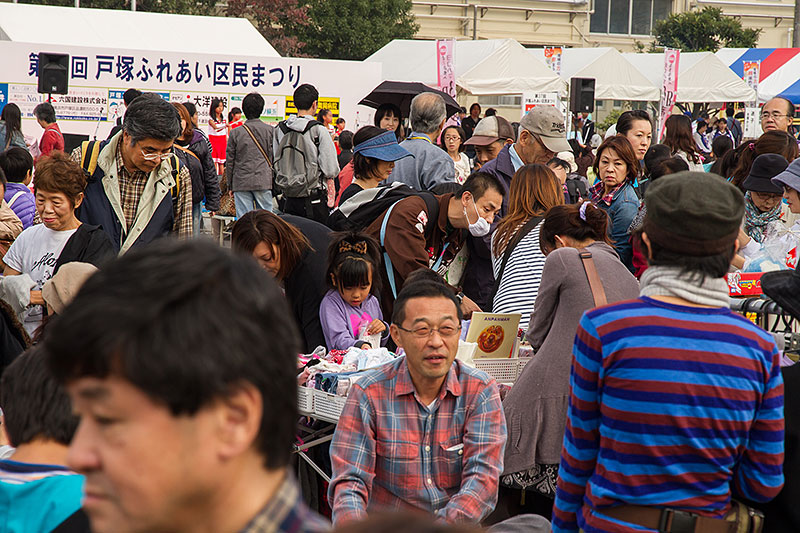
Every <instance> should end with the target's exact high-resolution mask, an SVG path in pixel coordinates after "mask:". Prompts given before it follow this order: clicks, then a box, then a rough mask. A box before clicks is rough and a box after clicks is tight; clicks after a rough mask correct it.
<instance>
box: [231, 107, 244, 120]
mask: <svg viewBox="0 0 800 533" xmlns="http://www.w3.org/2000/svg"><path fill="white" fill-rule="evenodd" d="M237 114H239V115H241V114H242V110H241V109H239V108H238V107H232V108H231V110H230V111H228V122H233V117H234V116H235V115H237Z"/></svg>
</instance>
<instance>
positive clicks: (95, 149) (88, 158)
mask: <svg viewBox="0 0 800 533" xmlns="http://www.w3.org/2000/svg"><path fill="white" fill-rule="evenodd" d="M100 143H101V141H83V142H82V143H81V168H83V170H84V172H86V173H87V174H88V175H89V176H90V177H91V176H92V175H93V174H94V171H95V170H97V157H98V156H99V155H100Z"/></svg>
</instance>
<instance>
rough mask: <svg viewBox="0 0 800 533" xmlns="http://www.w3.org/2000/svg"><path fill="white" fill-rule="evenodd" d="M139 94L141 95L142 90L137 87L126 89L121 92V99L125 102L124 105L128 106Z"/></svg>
mask: <svg viewBox="0 0 800 533" xmlns="http://www.w3.org/2000/svg"><path fill="white" fill-rule="evenodd" d="M140 96H142V91H140V90H139V89H128V90H127V91H125V92H124V93H122V101H123V102H125V107H128V106H129V105H131V104H132V103H133V101H134V100H136V99H137V98H139V97H140Z"/></svg>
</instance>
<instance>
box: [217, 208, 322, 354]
mask: <svg viewBox="0 0 800 533" xmlns="http://www.w3.org/2000/svg"><path fill="white" fill-rule="evenodd" d="M329 241H330V230H329V229H328V228H327V227H325V226H323V225H322V224H320V223H318V222H315V221H313V220H310V219H307V218H303V217H296V216H292V215H282V216H278V215H275V214H273V213H271V212H269V211H265V210H257V211H250V212H248V213H246V214H245V215H244V216H242V217H241V218H240V219H239V220H237V221H236V223H235V224H234V225H233V231H232V234H231V243H232V247H233V250H234V251H235V252H239V253H243V254H246V255H251V256H253V258H255V259H256V261H258V263H259V265H261V268H263V269H264V270H266V271H267V273H269V274H270V275H271V276H273V277H274V278H275V280H276V281H277V282H278V283H279V284H280V285H281V286H282V287H283V290H284V293H285V294H286V299H287V300H288V301H289V305H290V307H291V309H292V312H293V314H294V318H295V321H296V322H297V325H298V326H299V328H300V331H301V332H302V335H303V341H304V343H303V349H304V353H310V352H312V351H314V349H315V348H316V347H317V346H325V336H324V334H323V332H322V325H321V324H320V321H319V307H320V304H321V303H322V298H323V297H324V296H325V293H326V292H328V287H327V284H326V282H325V268H326V257H325V253H326V251H327V250H328V245H329Z"/></svg>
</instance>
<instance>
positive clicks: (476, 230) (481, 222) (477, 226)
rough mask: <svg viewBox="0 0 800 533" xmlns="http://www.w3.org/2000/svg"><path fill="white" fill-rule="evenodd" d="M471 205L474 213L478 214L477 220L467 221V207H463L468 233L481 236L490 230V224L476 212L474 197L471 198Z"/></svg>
mask: <svg viewBox="0 0 800 533" xmlns="http://www.w3.org/2000/svg"><path fill="white" fill-rule="evenodd" d="M472 206H473V207H474V208H475V214H476V215H478V220H476V221H475V223H474V224H473V223H472V222H470V221H469V217H468V216H467V208H466V207H465V208H464V216H465V217H466V218H467V224H469V233H470V235H472V236H473V237H483V236H484V235H487V234H488V233H489V231H491V229H492V225H491V224H489V222H488V221H487V220H486V219H485V218H482V217H481V214H480V213H479V212H478V206H477V205H476V204H475V199H473V200H472Z"/></svg>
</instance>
